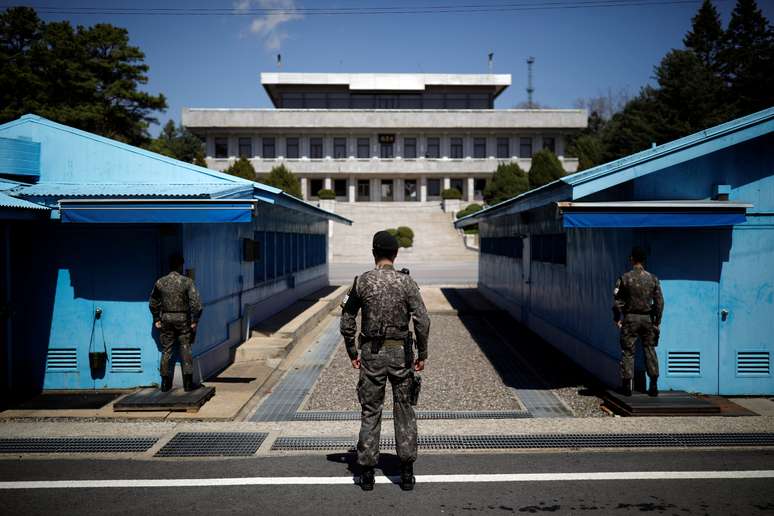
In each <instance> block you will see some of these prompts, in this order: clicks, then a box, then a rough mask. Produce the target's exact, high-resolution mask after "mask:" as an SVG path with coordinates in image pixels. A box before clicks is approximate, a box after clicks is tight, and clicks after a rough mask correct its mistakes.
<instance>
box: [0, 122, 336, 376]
mask: <svg viewBox="0 0 774 516" xmlns="http://www.w3.org/2000/svg"><path fill="white" fill-rule="evenodd" d="M330 220H335V221H338V222H343V223H349V221H348V220H346V219H343V218H341V217H338V216H336V215H334V214H332V213H329V212H327V211H324V210H321V209H319V208H317V207H315V206H312V205H310V204H307V203H305V202H303V201H301V200H298V199H296V198H294V197H292V196H290V195H287V194H285V193H284V192H282V191H281V190H279V189H276V188H272V187H269V186H266V185H262V184H259V183H254V182H251V181H246V180H243V179H240V178H237V177H233V176H230V175H227V174H223V173H219V172H215V171H213V170H208V169H206V168H202V167H197V166H195V165H191V164H188V163H183V162H180V161H177V160H174V159H170V158H167V157H164V156H160V155H158V154H154V153H152V152H148V151H145V150H143V149H139V148H136V147H132V146H129V145H125V144H122V143H119V142H116V141H114V140H110V139H107V138H103V137H101V136H97V135H94V134H90V133H87V132H84V131H80V130H77V129H74V128H72V127H67V126H64V125H60V124H57V123H54V122H52V121H50V120H46V119H44V118H40V117H37V116H33V115H27V116H24V117H22V118H20V119H18V120H15V121H13V122H9V123H7V124H4V125H0V228H2V240H1V241H2V252H0V262H2V270H3V274H2V278H0V294H2V297H1V298H0V306H1V307H2V314H0V325H2V327H0V338H1V339H2V344H3V346H2V353H3V355H2V357H3V358H2V360H0V362H2V363H3V364H4V365H3V367H2V371H0V374H1V375H2V376H3V382H2V385H3V387H4V388H6V389H8V388H10V389H12V390H15V391H22V390H37V389H41V388H42V389H92V388H96V389H106V388H125V387H134V386H140V385H151V384H155V383H158V376H159V373H158V360H159V355H160V348H159V345H158V338H157V335H156V334H155V333H154V331H153V329H152V319H151V316H150V312H149V311H148V306H147V302H148V296H149V293H150V290H151V288H152V286H153V283H154V281H155V279H156V278H157V277H158V276H160V275H162V274H165V273H166V272H167V270H168V269H167V260H168V257H169V255H171V254H172V253H182V254H183V256H184V257H185V260H186V268H187V273H188V274H190V275H192V276H193V277H194V278H195V281H196V284H197V286H198V288H199V290H200V292H201V296H202V300H203V303H204V313H203V316H202V319H201V321H200V324H199V328H198V331H197V337H196V342H195V346H194V357H195V369H196V373H195V376H197V377H198V378H206V377H207V376H208V375H210V374H212V373H214V372H216V371H218V370H220V369H222V368H223V367H225V366H226V365H227V364H228V363H229V361H230V356H231V348H233V347H234V346H235V345H238V344H239V343H241V342H242V341H243V339H244V338H245V335H247V334H248V333H249V328H250V326H251V325H253V324H254V323H255V322H256V321H259V320H261V319H263V318H265V317H267V316H269V315H271V314H273V313H275V312H277V311H279V310H281V309H282V308H284V307H286V306H288V305H289V304H290V303H292V302H293V301H295V300H296V299H298V298H299V297H302V296H304V295H306V294H308V293H310V292H313V291H315V290H317V289H320V288H322V287H325V286H327V285H328V273H327V263H326V255H327V253H326V248H327V239H326V234H327V230H328V223H329V221H330ZM98 308H99V309H100V311H101V317H100V318H96V317H95V314H96V312H97V311H98V310H97V309H98ZM103 349H106V350H107V352H108V363H107V366H106V367H105V369H104V371H102V372H99V371H96V372H95V371H92V370H91V369H90V365H89V360H88V353H89V350H92V351H102V350H103Z"/></svg>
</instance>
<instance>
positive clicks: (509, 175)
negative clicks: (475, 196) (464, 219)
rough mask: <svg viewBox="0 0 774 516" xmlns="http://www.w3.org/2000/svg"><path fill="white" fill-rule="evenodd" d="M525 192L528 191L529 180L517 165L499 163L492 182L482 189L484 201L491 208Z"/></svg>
mask: <svg viewBox="0 0 774 516" xmlns="http://www.w3.org/2000/svg"><path fill="white" fill-rule="evenodd" d="M527 190H529V179H527V174H525V173H524V171H523V170H522V169H521V167H519V165H518V163H500V164H499V165H497V170H495V173H494V176H492V180H491V181H489V182H488V183H487V185H486V188H484V200H485V201H486V203H487V204H488V205H490V206H492V205H494V204H499V203H501V202H503V201H505V200H507V199H510V198H511V197H516V196H517V195H520V194H522V193H524V192H526V191H527Z"/></svg>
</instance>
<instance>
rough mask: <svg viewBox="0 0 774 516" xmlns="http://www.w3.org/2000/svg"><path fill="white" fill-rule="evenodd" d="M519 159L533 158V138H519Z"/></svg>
mask: <svg viewBox="0 0 774 516" xmlns="http://www.w3.org/2000/svg"><path fill="white" fill-rule="evenodd" d="M519 157H520V158H531V157H532V138H529V137H523V138H519Z"/></svg>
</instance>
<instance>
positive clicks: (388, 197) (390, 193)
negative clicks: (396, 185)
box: [381, 179, 395, 201]
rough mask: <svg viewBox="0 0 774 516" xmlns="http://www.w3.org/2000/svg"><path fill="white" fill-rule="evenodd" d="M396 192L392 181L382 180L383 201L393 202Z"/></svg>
mask: <svg viewBox="0 0 774 516" xmlns="http://www.w3.org/2000/svg"><path fill="white" fill-rule="evenodd" d="M394 197H395V192H394V189H393V180H392V179H382V199H381V200H382V201H393V200H395V199H394Z"/></svg>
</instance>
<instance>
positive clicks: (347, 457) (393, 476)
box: [326, 452, 400, 484]
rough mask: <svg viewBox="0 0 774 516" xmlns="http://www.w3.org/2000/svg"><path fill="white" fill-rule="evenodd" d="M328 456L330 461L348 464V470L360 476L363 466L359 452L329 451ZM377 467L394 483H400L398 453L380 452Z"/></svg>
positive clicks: (355, 475) (354, 476)
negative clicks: (360, 462)
mask: <svg viewBox="0 0 774 516" xmlns="http://www.w3.org/2000/svg"><path fill="white" fill-rule="evenodd" d="M326 458H327V459H328V460H329V461H330V462H336V463H338V464H346V465H347V471H349V473H350V474H351V475H352V476H353V478H356V477H359V476H360V473H361V471H362V468H361V467H360V465H359V464H358V463H357V453H355V452H347V453H329V454H328V455H326ZM375 469H376V470H379V471H381V472H382V473H383V474H384V476H386V477H388V478H390V480H391V481H392V483H393V484H398V483H399V482H398V478H399V477H400V459H399V458H398V456H397V455H394V454H392V453H380V454H379V462H378V464H377V465H376V468H375Z"/></svg>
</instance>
